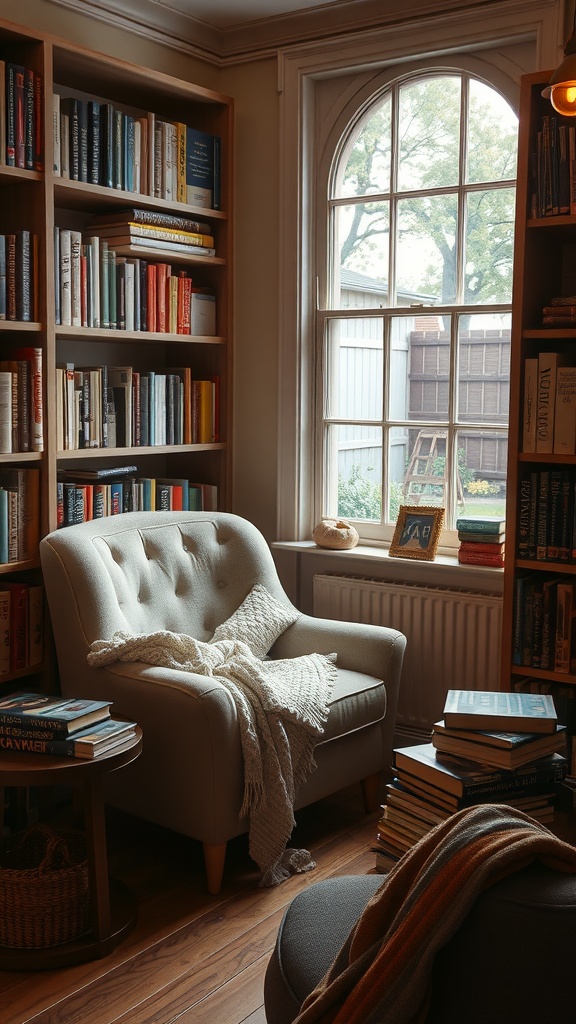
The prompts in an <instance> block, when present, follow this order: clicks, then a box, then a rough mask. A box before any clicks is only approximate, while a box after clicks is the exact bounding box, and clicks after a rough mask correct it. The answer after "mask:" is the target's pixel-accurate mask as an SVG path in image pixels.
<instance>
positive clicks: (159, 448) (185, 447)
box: [56, 441, 226, 462]
mask: <svg viewBox="0 0 576 1024" xmlns="http://www.w3.org/2000/svg"><path fill="white" fill-rule="evenodd" d="M225 450H226V445H225V444H223V443H222V442H221V441H214V442H213V443H212V444H163V445H154V446H152V445H138V446H137V447H135V448H73V449H71V450H63V451H59V452H57V453H56V456H57V458H58V460H59V461H61V462H63V461H68V460H72V459H73V460H74V462H83V461H84V460H85V459H110V458H118V456H121V457H122V458H123V459H125V458H126V456H127V455H129V456H130V458H132V457H134V458H135V457H136V456H138V455H181V454H182V453H186V452H222V451H225Z"/></svg>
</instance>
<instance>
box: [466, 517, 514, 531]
mask: <svg viewBox="0 0 576 1024" xmlns="http://www.w3.org/2000/svg"><path fill="white" fill-rule="evenodd" d="M456 529H457V530H458V534H461V533H462V534H465V533H481V534H490V536H493V535H494V534H496V535H499V534H503V533H505V532H506V520H505V519H500V518H499V516H459V517H458V519H457V520H456Z"/></svg>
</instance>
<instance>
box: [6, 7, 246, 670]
mask: <svg viewBox="0 0 576 1024" xmlns="http://www.w3.org/2000/svg"><path fill="white" fill-rule="evenodd" d="M0 60H2V61H4V62H5V63H13V64H18V65H22V66H23V67H25V68H28V69H32V70H33V71H34V73H35V74H36V75H38V76H40V77H41V80H42V85H43V108H42V116H41V122H40V123H41V133H42V148H43V154H42V155H43V167H42V168H40V169H38V168H33V169H27V168H25V167H13V166H7V165H6V158H5V154H1V155H0V193H1V197H2V214H1V217H0V233H10V232H12V233H13V232H18V231H20V230H22V229H27V230H29V231H30V232H32V233H33V234H34V235H36V236H37V239H38V248H37V255H38V259H37V303H36V309H37V314H36V317H35V319H34V320H33V321H28V320H27V321H25V322H21V321H13V320H8V319H7V320H0V352H1V353H2V355H1V356H0V358H2V359H4V358H7V357H6V355H5V353H7V352H8V351H9V350H10V349H11V348H14V347H16V346H18V347H25V346H27V347H30V346H34V347H40V348H41V349H42V357H43V365H42V371H43V393H42V400H43V418H44V450H43V451H42V452H41V453H38V452H19V451H12V452H10V453H7V454H4V455H2V454H0V468H1V467H2V466H3V465H4V466H6V467H9V468H19V467H24V468H25V467H28V466H30V465H33V466H34V467H36V468H38V469H39V472H40V480H41V483H40V524H39V527H40V531H39V532H40V536H41V537H42V536H44V535H46V534H47V533H49V532H50V531H52V530H54V529H56V528H57V525H58V509H57V480H58V474H59V470H63V469H65V470H66V471H67V472H70V470H73V469H79V468H80V467H82V466H83V465H84V464H87V465H89V466H90V468H97V467H98V468H99V467H102V468H108V467H113V466H119V467H120V466H123V465H127V464H134V465H136V467H137V470H138V475H141V476H143V477H169V478H182V479H189V480H190V481H193V482H203V483H206V484H211V485H215V486H216V487H217V488H218V507H219V508H221V509H223V510H225V509H228V508H229V507H230V503H231V493H230V483H231V463H230V426H231V397H232V387H231V375H232V340H231V339H232V332H231V325H232V303H231V294H232V286H231V281H232V277H231V275H232V194H233V190H232V139H233V101H232V100H231V99H230V98H229V97H227V96H224V95H222V94H220V93H216V92H213V91H211V90H209V89H206V88H204V87H201V86H196V85H193V84H191V83H189V82H185V81H181V80H178V79H176V78H172V77H171V76H169V75H166V74H162V73H159V72H157V71H153V70H151V69H148V68H140V67H138V66H135V65H132V64H129V63H126V62H124V61H121V60H116V59H113V58H110V57H107V56H105V55H101V54H98V53H94V52H92V51H90V50H88V49H85V48H83V47H81V46H76V45H74V44H72V43H69V42H67V41H64V40H60V39H57V38H55V37H53V36H51V35H46V34H43V33H41V32H33V31H31V30H30V29H28V28H26V27H23V26H19V25H16V24H14V23H12V22H9V21H5V20H0ZM54 93H59V94H60V95H61V96H76V97H77V98H79V99H84V100H88V99H93V100H97V101H99V102H107V103H109V104H112V105H113V106H114V107H115V108H117V109H120V110H122V111H124V112H126V113H128V114H132V115H133V116H134V117H145V116H146V115H148V114H149V113H153V114H154V115H155V117H156V118H158V119H161V120H163V121H167V122H180V123H182V124H185V125H187V126H190V127H193V128H196V129H200V130H201V131H202V132H207V133H210V134H211V135H214V136H218V138H219V139H220V193H221V198H220V203H219V208H218V209H211V208H204V207H200V206H189V205H187V204H186V203H183V202H177V201H172V200H167V199H164V198H158V197H155V196H153V195H149V194H142V193H139V192H133V191H129V190H127V189H124V188H109V187H105V186H104V185H95V184H90V183H88V182H86V181H75V180H71V179H70V178H65V177H62V176H61V175H60V174H58V173H55V170H54V164H55V152H54V143H53V140H54V129H53V116H54V115H53V111H54V102H53V97H54ZM128 207H140V208H142V209H145V210H150V211H157V212H161V213H170V214H174V215H177V216H180V217H186V218H189V219H193V220H197V221H207V222H208V223H209V224H210V227H211V233H212V234H213V236H214V238H215V246H214V247H215V249H216V253H215V255H214V256H205V255H190V256H189V255H188V254H182V253H180V252H179V253H175V252H170V251H165V250H164V249H153V250H152V249H151V250H150V251H149V252H148V251H146V253H144V252H142V253H138V255H141V256H142V259H146V258H148V259H149V260H151V261H152V260H155V261H158V262H165V263H168V264H170V265H173V266H175V267H177V270H185V272H186V273H187V274H188V276H191V277H192V280H193V285H194V286H198V287H203V288H206V289H209V290H210V291H211V292H213V293H214V294H215V297H216V322H217V335H216V336H200V337H195V336H193V335H184V334H179V333H174V332H171V333H166V332H155V331H137V330H135V331H123V330H117V329H113V330H109V329H103V328H89V327H71V326H69V325H66V324H60V323H57V317H56V304H55V289H56V281H55V276H56V269H57V268H56V251H55V228H71V229H74V230H77V231H81V232H84V231H85V230H86V228H87V227H88V225H89V224H90V221H91V219H92V218H93V217H94V216H96V215H98V214H107V213H114V212H116V211H118V210H120V209H122V208H128ZM111 247H112V243H111ZM63 363H73V364H75V365H76V366H84V365H106V366H126V365H130V366H133V367H134V369H135V370H142V371H155V372H156V373H163V372H166V370H167V369H169V368H171V367H182V366H190V368H191V372H192V377H193V378H195V379H199V380H201V379H206V378H214V377H218V379H219V383H220V393H219V415H218V427H219V429H218V434H217V437H218V440H217V441H215V442H213V443H209V444H189V443H187V444H174V445H169V444H159V445H141V446H134V447H130V448H127V447H122V448H105V447H99V448H94V449H86V450H82V449H79V450H64V451H63V450H59V446H58V444H57V438H58V436H59V432H58V430H57V421H56V367H57V366H58V365H62V364H63ZM87 460H88V461H87ZM0 576H1V577H2V578H3V579H10V580H15V581H18V580H21V579H26V580H27V579H30V581H31V582H33V581H37V580H38V579H40V576H41V574H40V563H39V559H38V558H35V559H34V560H33V561H32V562H28V561H27V562H26V563H7V564H2V565H0ZM48 639H49V638H48ZM49 649H50V644H49V643H48V644H47V651H48V652H49ZM49 661H50V658H49V656H48V657H47V658H46V660H45V663H44V664H43V665H42V666H41V667H40V669H38V668H36V669H35V670H34V672H33V673H31V678H30V679H29V680H28V679H26V680H25V684H26V685H30V686H34V687H39V686H40V685H41V684H42V685H49V680H48V674H49V673H48V663H49ZM21 677H22V672H18V673H17V674H16V673H15V674H10V675H0V688H2V689H7V688H10V687H9V684H10V682H11V681H13V679H16V678H18V685H19V686H20V685H21V684H22V678H21ZM5 684H7V685H5Z"/></svg>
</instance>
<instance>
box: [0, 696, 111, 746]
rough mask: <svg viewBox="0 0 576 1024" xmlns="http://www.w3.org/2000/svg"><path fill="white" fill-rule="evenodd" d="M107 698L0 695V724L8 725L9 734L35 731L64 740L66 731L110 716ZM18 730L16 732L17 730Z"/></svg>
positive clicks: (73, 730)
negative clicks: (87, 698) (104, 699)
mask: <svg viewBox="0 0 576 1024" xmlns="http://www.w3.org/2000/svg"><path fill="white" fill-rule="evenodd" d="M111 704H112V702H111V701H103V700H83V699H74V698H65V697H51V696H49V695H48V694H45V693H30V692H27V691H24V690H18V691H16V692H15V693H10V694H7V695H6V696H4V697H0V727H1V728H2V729H3V731H4V734H5V735H6V729H7V728H8V727H11V728H12V732H11V733H10V735H14V736H18V735H23V734H24V733H22V730H25V732H30V731H34V730H39V731H41V732H42V733H45V734H48V733H50V735H45V739H60V738H62V739H64V738H65V737H66V736H68V735H69V734H70V733H73V732H75V731H76V730H78V729H83V728H85V727H86V726H89V725H94V724H95V723H96V722H101V721H103V720H104V719H106V718H108V717H109V715H110V707H111ZM18 730H20V732H18Z"/></svg>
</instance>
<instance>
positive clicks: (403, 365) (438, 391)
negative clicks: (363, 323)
mask: <svg viewBox="0 0 576 1024" xmlns="http://www.w3.org/2000/svg"><path fill="white" fill-rule="evenodd" d="M444 319H445V318H444V317H437V316H426V317H422V316H406V317H394V318H393V319H392V321H391V325H390V331H391V334H390V337H391V364H390V399H389V401H390V419H393V420H427V421H430V420H431V419H438V420H444V421H445V420H446V418H447V416H448V404H449V397H450V396H449V381H450V334H449V332H448V331H447V330H445V329H444V324H443V321H444Z"/></svg>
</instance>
